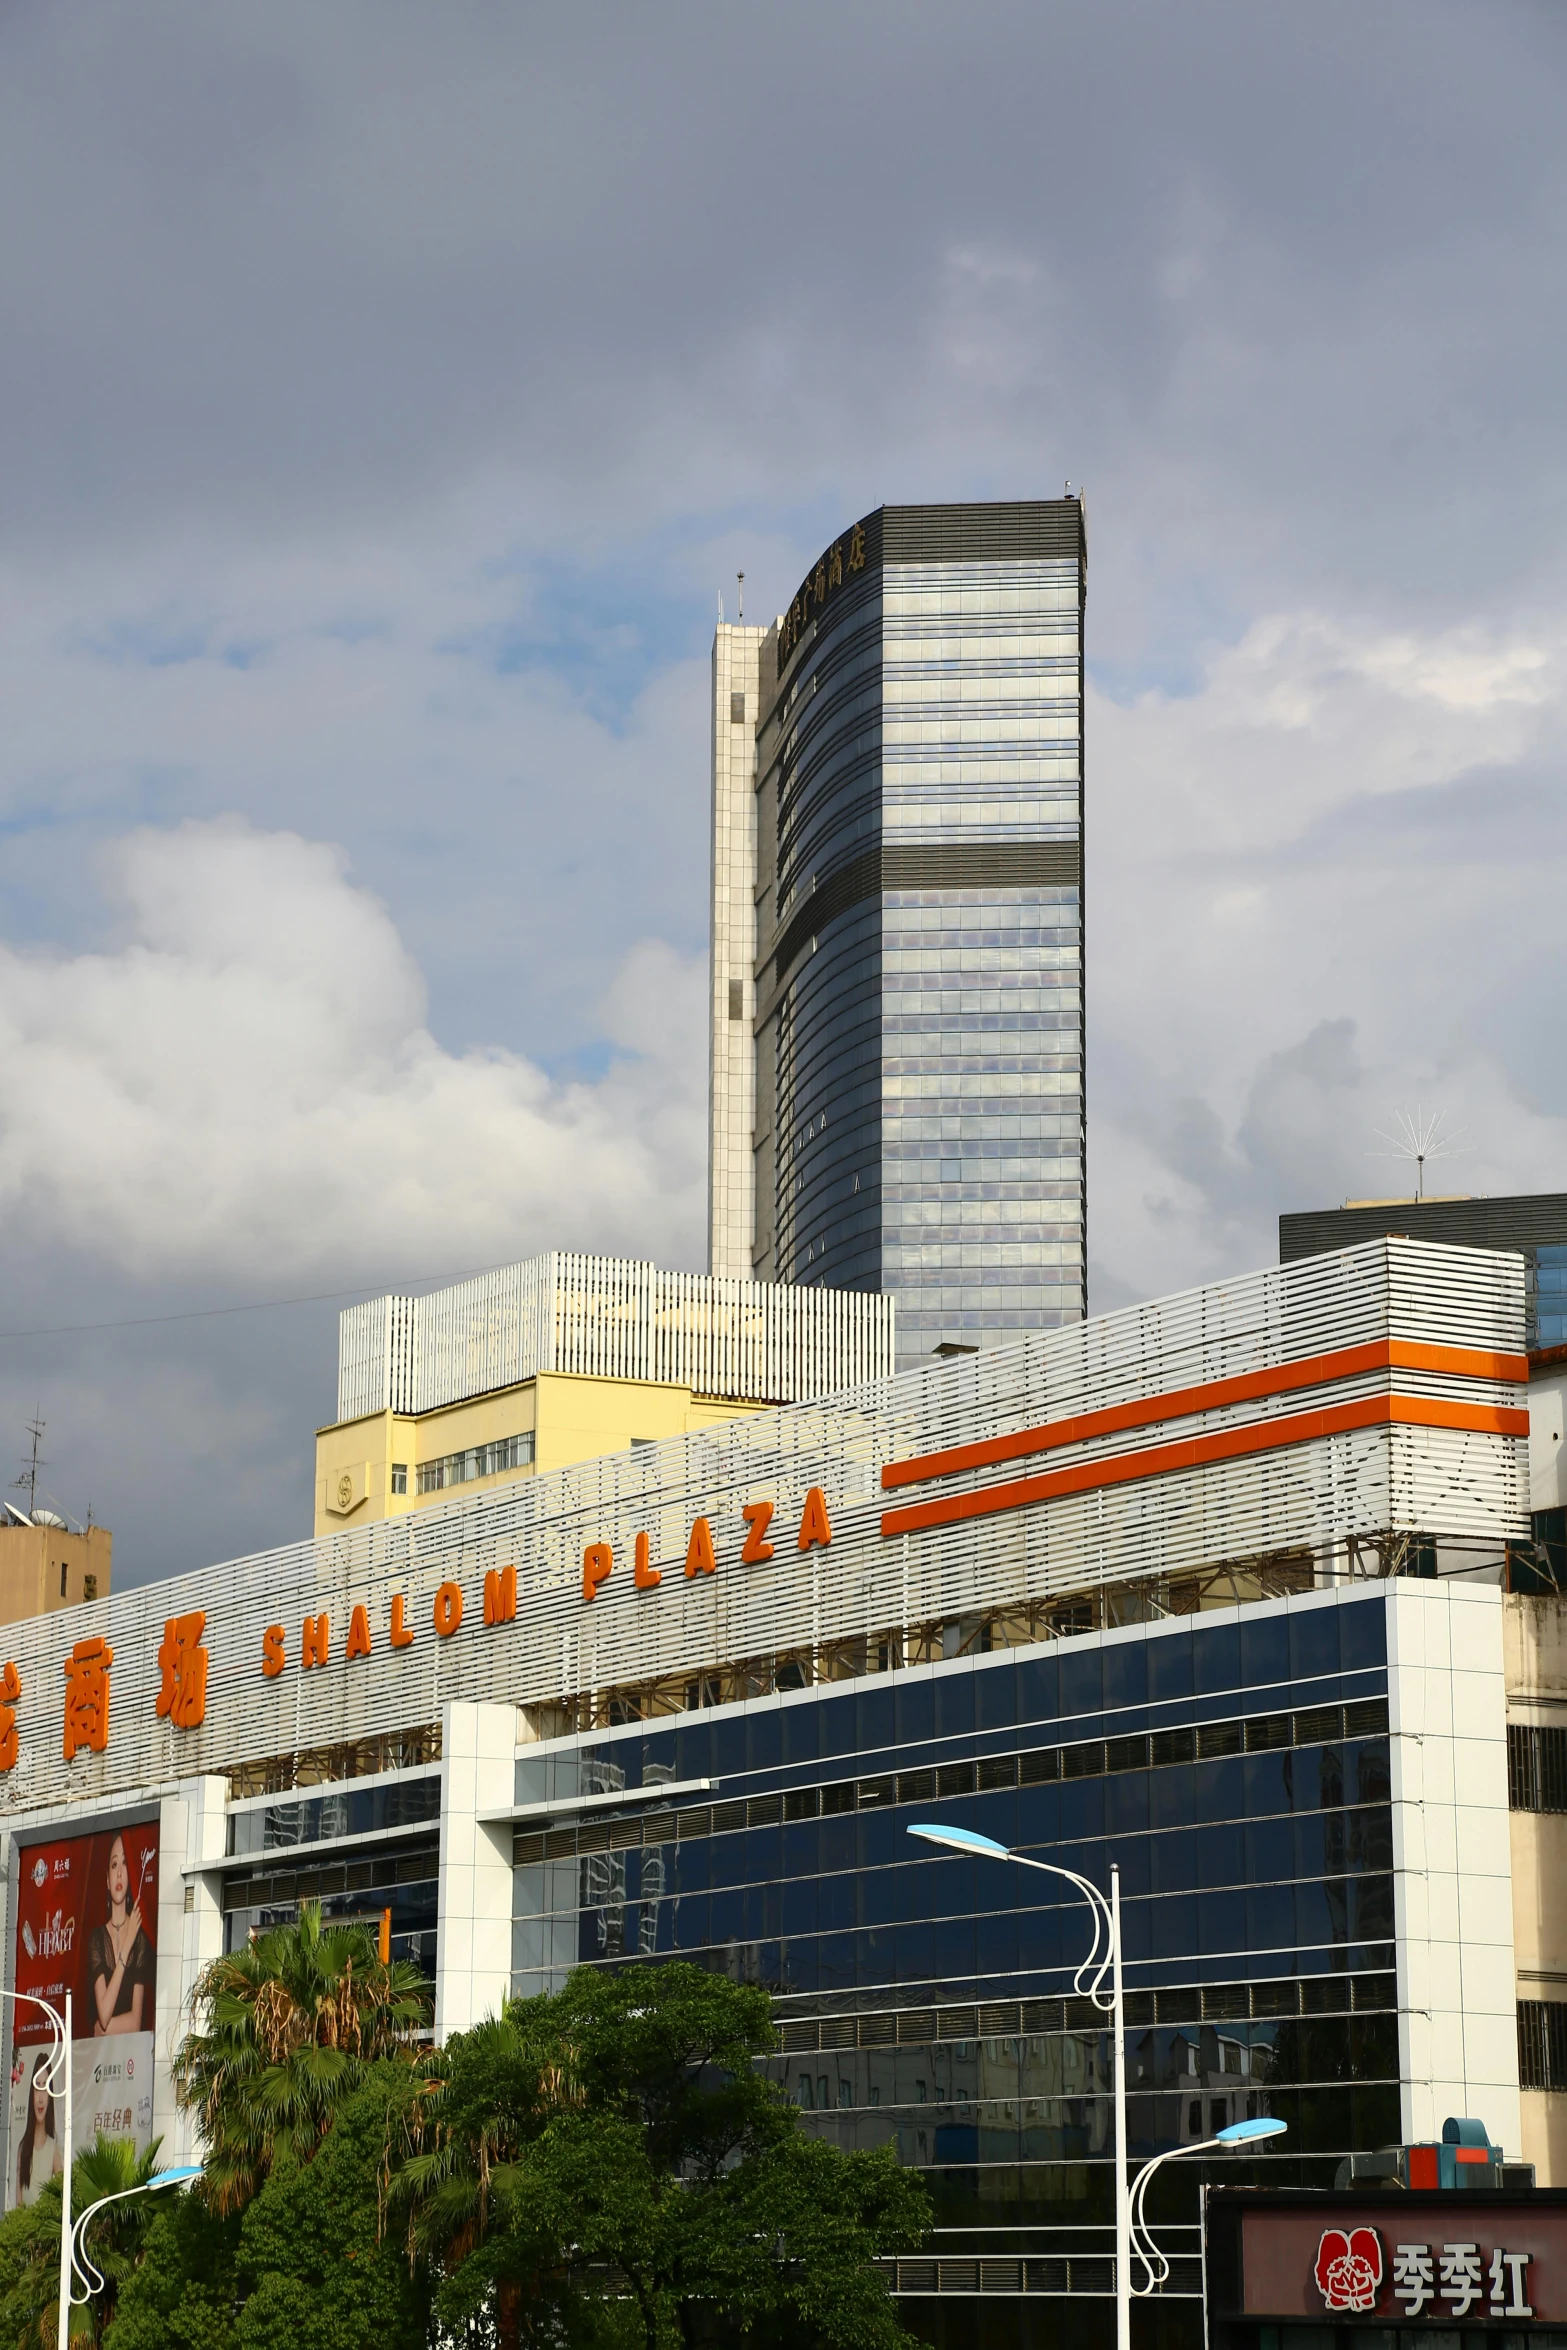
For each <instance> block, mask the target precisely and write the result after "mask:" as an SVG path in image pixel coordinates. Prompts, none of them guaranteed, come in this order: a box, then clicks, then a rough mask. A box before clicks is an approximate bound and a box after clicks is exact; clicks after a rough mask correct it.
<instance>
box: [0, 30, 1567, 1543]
mask: <svg viewBox="0 0 1567 2350" xmlns="http://www.w3.org/2000/svg"><path fill="white" fill-rule="evenodd" d="M1564 98H1567V16H1564V14H1563V12H1562V11H1561V9H1560V8H1559V7H1557V6H1555V5H1554V4H1553V0H1541V4H1539V5H1526V4H1521V0H1484V4H1483V5H1482V4H1481V0H1474V4H1473V5H1457V4H1454V0H1418V4H1416V0H1377V4H1376V5H1374V6H1371V7H1368V6H1367V5H1366V4H1365V0H1353V4H1352V5H1351V4H1348V0H1318V5H1317V6H1315V7H1313V8H1312V9H1309V10H1293V11H1284V10H1276V9H1259V8H1258V7H1256V6H1255V4H1254V0H1244V4H1243V0H1178V4H1177V5H1174V6H1172V5H1170V0H1082V4H1081V5H1076V4H1074V5H1061V4H1057V0H1028V4H1027V5H1021V4H1019V5H1005V4H999V0H965V5H964V7H963V8H961V9H956V8H953V7H951V6H937V5H932V4H928V0H874V4H870V0H831V4H830V5H827V4H821V5H818V4H816V0H791V5H789V6H787V7H775V8H769V9H765V10H763V9H736V8H734V7H732V6H725V7H717V6H710V5H698V4H683V0H671V4H670V5H668V6H665V7H663V8H660V9H656V10H655V9H649V8H647V7H645V6H631V5H624V4H621V0H589V4H588V5H585V6H583V7H580V8H575V9H570V10H554V11H546V10H542V9H529V8H518V7H517V6H516V5H515V4H514V0H508V4H507V5H501V4H500V0H444V4H443V5H442V6H440V7H439V8H437V7H432V6H429V5H424V6H415V5H411V4H409V0H374V4H373V5H370V4H369V0H337V4H336V5H335V6H334V7H332V8H330V9H321V8H319V7H315V6H305V5H297V4H295V0H266V5H264V6H262V5H259V4H253V0H232V4H231V5H229V6H227V7H225V8H223V9H212V8H210V7H205V6H198V5H196V4H195V0H190V4H188V5H186V4H181V0H142V5H141V6H139V7H138V8H136V9H135V10H130V11H127V10H125V9H123V8H119V7H116V6H112V5H109V4H108V0H77V4H76V5H73V6H72V7H71V8H69V9H62V8H59V7H54V6H49V5H46V4H45V0H11V4H10V5H9V6H8V7H7V8H5V10H4V11H3V12H0V221H3V222H4V223H5V226H4V229H3V230H0V320H3V331H0V445H3V447H4V450H5V462H4V465H3V466H0V710H3V712H4V723H3V726H0V1486H3V1479H4V1477H5V1476H6V1475H8V1474H10V1473H11V1472H10V1470H8V1469H7V1467H6V1462H7V1460H8V1458H9V1457H10V1456H12V1455H14V1465H15V1467H16V1468H20V1466H21V1462H22V1455H23V1452H24V1449H25V1447H26V1444H27V1437H26V1434H25V1424H26V1422H27V1421H28V1420H29V1419H30V1418H31V1417H32V1416H33V1415H34V1413H35V1412H36V1413H37V1414H39V1415H40V1416H41V1417H42V1418H43V1420H44V1422H45V1423H46V1434H45V1438H44V1442H43V1452H44V1456H45V1461H46V1464H47V1466H46V1467H45V1469H44V1471H43V1472H42V1475H41V1478H40V1496H41V1497H43V1496H45V1495H47V1496H48V1497H49V1498H51V1499H52V1500H54V1502H55V1504H56V1506H58V1507H61V1508H62V1509H64V1510H65V1511H67V1512H68V1513H70V1514H71V1515H72V1516H73V1517H77V1518H80V1517H82V1516H84V1515H85V1513H86V1511H87V1510H88V1508H89V1507H90V1508H91V1510H92V1513H93V1516H94V1518H95V1519H96V1520H97V1521H99V1522H102V1523H106V1524H108V1525H110V1526H111V1527H112V1528H113V1529H114V1532H115V1539H116V1549H115V1573H116V1581H117V1583H136V1582H140V1581H145V1580H148V1579H150V1578H153V1577H156V1576H158V1575H161V1574H164V1573H168V1572H172V1571H175V1570H179V1569H185V1568H189V1567H195V1566H199V1565H201V1564H203V1563H205V1562H208V1561H212V1560H217V1559H223V1558H230V1557H234V1556H237V1555H240V1554H242V1553H244V1552H247V1551H250V1550H252V1549H256V1548H260V1547H263V1546H265V1545H267V1544H270V1543H274V1542H281V1541H287V1540H291V1539H293V1538H295V1537H296V1536H298V1535H299V1534H301V1533H304V1532H306V1531H308V1529H309V1525H310V1517H311V1490H310V1489H311V1476H312V1457H313V1447H312V1431H313V1429H314V1428H315V1426H316V1425H318V1424H319V1423H321V1422H323V1421H325V1420H327V1419H329V1418H330V1417H331V1414H332V1410H333V1400H334V1392H335V1352H336V1348H335V1331H336V1316H337V1312H338V1310H339V1308H340V1306H341V1305H343V1304H345V1303H348V1302H350V1300H351V1299H352V1298H353V1297H355V1296H364V1295H367V1294H374V1293H376V1292H378V1291H380V1290H383V1289H386V1288H389V1287H409V1288H413V1287H419V1286H421V1285H424V1284H429V1283H433V1282H437V1281H439V1280H440V1279H442V1278H445V1277H448V1276H452V1275H456V1274H459V1273H463V1272H467V1271H470V1270H473V1269H475V1268H477V1267H480V1266H483V1265H487V1264H494V1263H502V1262H506V1261H508V1260H510V1259H512V1258H515V1257H519V1256H523V1255H527V1254H530V1253H532V1252H534V1251H536V1250H538V1249H541V1248H545V1247H549V1246H565V1247H589V1248H603V1249H608V1250H612V1251H615V1252H620V1253H627V1254H635V1255H643V1256H649V1257H652V1258H655V1259H657V1260H659V1261H662V1262H665V1263H671V1264H677V1265H686V1266H692V1267H699V1266H700V1265H701V1263H702V1262H703V1254H704V1246H705V1239H704V1201H705V1148H706V1134H705V1097H706V1073H705V1049H706V1045H705V993H704V978H703V956H704V952H705V944H706V893H707V789H708V785H707V753H708V724H707V709H706V692H707V662H708V653H709V647H710V642H711V632H712V624H713V621H714V618H715V616H716V614H717V610H718V598H719V597H720V595H723V596H725V597H727V598H728V599H729V601H728V603H727V605H726V609H727V610H728V612H729V614H730V616H731V617H733V614H734V603H733V595H734V575H735V573H736V572H737V570H740V569H743V570H744V571H745V574H746V590H745V594H746V610H747V615H748V617H750V618H752V619H755V618H757V617H758V616H761V615H766V614H770V613H772V612H774V611H776V610H777V609H778V608H779V607H780V605H781V604H782V603H783V602H784V601H785V600H786V599H787V597H788V595H789V594H790V593H791V592H792V590H793V587H794V586H795V584H796V583H797V580H798V578H799V575H800V573H801V572H802V571H803V569H804V567H805V565H806V563H807V561H808V560H810V559H811V558H812V557H813V556H814V555H815V553H816V551H817V549H818V548H819V546H820V545H821V544H823V543H824V542H825V541H826V540H827V539H828V538H829V537H831V536H833V535H834V534H836V533H837V532H838V531H839V530H841V529H842V528H843V526H844V525H845V523H846V522H847V521H849V520H852V519H854V518H855V517H856V516H858V515H860V514H862V513H864V512H866V511H868V510H869V509H870V508H872V507H874V506H876V505H878V504H880V503H882V502H883V501H884V500H886V501H892V502H901V501H909V502H926V501H936V500H945V499H962V498H990V497H1006V498H1017V497H1049V496H1058V495H1060V494H1061V491H1062V489H1063V486H1064V484H1065V483H1066V482H1067V481H1070V482H1071V483H1072V484H1073V485H1074V486H1081V487H1083V488H1084V490H1085V492H1086V498H1087V510H1088V527H1089V601H1088V613H1087V661H1088V693H1089V703H1088V711H1087V737H1088V751H1087V770H1086V773H1087V801H1088V821H1087V938H1088V968H1089V991H1088V1033H1089V1077H1088V1088H1089V1182H1090V1222H1089V1250H1090V1262H1091V1303H1092V1304H1093V1306H1094V1307H1095V1308H1096V1309H1099V1310H1102V1309H1106V1308H1109V1307H1113V1306H1115V1305H1119V1304H1122V1303H1126V1302H1129V1301H1132V1300H1135V1299H1139V1298H1143V1297H1148V1296H1153V1295H1158V1294H1160V1293H1162V1292H1166V1291H1169V1290H1173V1289H1178V1288H1182V1287H1185V1286H1187V1285H1189V1284H1192V1283H1195V1282H1199V1281H1204V1280H1209V1279H1212V1278H1215V1277H1218V1276H1220V1275H1223V1274H1225V1273H1228V1272H1233V1271H1239V1270H1243V1269H1245V1268H1247V1267H1250V1266H1254V1265H1259V1264H1265V1263H1267V1262H1269V1261H1271V1260H1272V1259H1273V1257H1274V1256H1275V1255H1276V1250H1277V1222H1276V1220H1277V1216H1278V1214H1279V1212H1280V1210H1281V1209H1286V1208H1299V1207H1308V1206H1322V1205H1327V1204H1331V1203H1333V1202H1335V1201H1337V1200H1339V1199H1342V1198H1345V1197H1351V1196H1352V1197H1363V1196H1367V1195H1382V1194H1388V1193H1393V1192H1398V1191H1402V1190H1407V1189H1408V1188H1409V1184H1408V1176H1407V1170H1405V1169H1403V1168H1402V1167H1401V1166H1400V1165H1399V1164H1398V1163H1397V1162H1396V1161H1395V1160H1392V1159H1389V1158H1383V1157H1378V1156H1377V1154H1378V1153H1381V1152H1383V1151H1385V1150H1386V1148H1387V1146H1386V1144H1385V1143H1383V1142H1381V1141H1380V1140H1379V1138H1378V1130H1379V1129H1387V1128H1389V1127H1391V1126H1392V1125H1393V1124H1394V1122H1395V1121H1396V1118H1397V1116H1398V1113H1399V1110H1400V1108H1401V1107H1403V1106H1405V1105H1407V1106H1409V1107H1411V1108H1412V1107H1413V1106H1414V1105H1415V1104H1417V1103H1419V1104H1423V1105H1424V1106H1425V1107H1426V1109H1427V1110H1428V1111H1429V1110H1432V1109H1440V1110H1442V1111H1443V1112H1444V1113H1445V1118H1446V1127H1447V1130H1448V1131H1449V1132H1450V1133H1451V1135H1452V1137H1453V1139H1454V1142H1455V1145H1456V1148H1455V1152H1454V1155H1453V1157H1452V1159H1451V1162H1450V1163H1444V1164H1442V1165H1439V1166H1438V1167H1437V1168H1434V1169H1433V1170H1432V1178H1431V1186H1432V1188H1436V1189H1444V1190H1454V1191H1465V1192H1479V1191H1501V1190H1510V1189H1521V1188H1552V1187H1560V1186H1563V1185H1567V1053H1564V1049H1563V1045H1562V1042H1561V1036H1560V1030H1561V1026H1562V1016H1561V1010H1560V1007H1561V1005H1562V1001H1563V996H1564V978H1567V972H1564V960H1567V927H1564V923H1563V919H1562V914H1561V908H1562V905H1563V901H1564V895H1567V891H1564V881H1567V795H1564V790H1563V759H1564V750H1567V533H1564V519H1567V516H1564V504H1567V448H1564V433H1563V416H1564V413H1567V402H1564V384H1563V374H1564V368H1563V360H1564V355H1567V142H1564V141H1563V140H1562V138H1561V136H1560V123H1561V119H1562V112H1563V103H1564ZM297 1301H304V1302H297ZM236 1309H239V1310H236Z"/></svg>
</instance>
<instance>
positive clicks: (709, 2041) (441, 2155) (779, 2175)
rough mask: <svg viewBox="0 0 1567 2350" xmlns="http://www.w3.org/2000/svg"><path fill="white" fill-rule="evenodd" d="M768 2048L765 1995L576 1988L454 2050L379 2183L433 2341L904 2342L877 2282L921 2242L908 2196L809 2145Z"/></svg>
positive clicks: (593, 1984)
mask: <svg viewBox="0 0 1567 2350" xmlns="http://www.w3.org/2000/svg"><path fill="white" fill-rule="evenodd" d="M774 2045H775V2035H774V2031H773V2024H772V2017H771V2010H770V2004H769V2001H768V1998H767V1995H766V1993H765V1992H763V1991H760V1990H755V1989H750V1988H745V1987H742V1986H739V1985H735V1984H731V1983H728V1982H724V1981H722V1980H720V1979H718V1978H716V1977H714V1976H711V1975H708V1974H705V1973H703V1972H701V1971H700V1970H699V1969H697V1968H695V1967H690V1966H686V1965H682V1964H673V1965H669V1966H664V1967H657V1968H637V1969H628V1970H626V1971H624V1972H621V1973H616V1974H609V1973H606V1972H603V1971H602V1970H599V1969H594V1968H583V1969H581V1970H580V1971H579V1972H578V1973H576V1974H575V1975H573V1976H572V1978H571V1980H570V1982H569V1983H568V1985H567V1987H566V1989H565V1990H564V1991H562V1992H561V1993H559V1994H558V1995H557V1996H555V1997H553V1998H544V1999H535V2000H528V2001H523V2002H519V2003H517V2004H515V2005H514V2006H512V2007H511V2008H509V2009H508V2010H507V2013H506V2015H505V2016H504V2017H503V2018H502V2019H500V2021H499V2022H492V2023H489V2024H486V2025H484V2026H482V2027H481V2028H480V2029H479V2030H478V2031H476V2032H472V2033H468V2034H464V2035H460V2036H459V2037H458V2038H456V2039H455V2040H453V2041H452V2043H451V2044H450V2045H449V2047H448V2048H447V2049H446V2050H445V2051H444V2052H443V2054H442V2056H441V2057H440V2058H439V2059H437V2060H435V2062H434V2063H433V2064H432V2067H431V2071H432V2075H433V2077H434V2080H435V2087H434V2089H433V2092H432V2093H431V2094H430V2095H428V2096H425V2097H411V2098H410V2099H409V2100H408V2103H407V2105H406V2107H405V2116H404V2128H405V2131H406V2133H407V2138H408V2141H409V2144H410V2147H411V2152H410V2153H409V2155H408V2157H407V2158H406V2160H405V2161H404V2162H403V2163H402V2165H401V2167H400V2169H399V2171H398V2173H397V2176H396V2178H395V2180H394V2183H393V2201H394V2203H400V2204H402V2205H404V2206H406V2208H407V2210H408V2213H409V2221H410V2244H411V2249H412V2250H413V2251H414V2252H415V2254H417V2253H419V2252H421V2251H422V2252H423V2253H425V2254H426V2255H427V2256H428V2257H430V2258H431V2259H433V2260H434V2261H436V2263H437V2264H438V2265H439V2267H440V2269H441V2271H442V2282H441V2284H440V2287H439V2289H438V2292H437V2296H436V2307H437V2311H438V2314H439V2316H440V2318H441V2320H442V2322H443V2323H444V2324H445V2325H446V2326H448V2327H449V2328H450V2329H451V2330H452V2331H453V2332H454V2333H456V2334H458V2335H459V2336H466V2338H467V2339H469V2340H471V2341H474V2342H486V2343H488V2342H494V2343H497V2344H500V2345H502V2346H503V2350H510V2346H511V2345H513V2344H521V2343H524V2342H529V2343H543V2342H554V2341H559V2340H578V2341H585V2342H586V2341H595V2340H597V2341H604V2342H609V2341H618V2342H623V2343H625V2344H626V2345H627V2346H628V2350H630V2345H633V2344H634V2345H637V2346H638V2350H666V2346H672V2345H676V2344H679V2345H682V2346H684V2350H690V2346H692V2345H697V2344H704V2343H709V2342H712V2343H717V2342H719V2341H722V2340H726V2339H729V2338H732V2337H733V2336H734V2335H736V2334H739V2335H741V2336H742V2337H743V2338H744V2339H745V2340H746V2341H747V2342H748V2343H750V2344H755V2345H757V2350H762V2346H763V2345H774V2344H776V2345H779V2346H780V2350H781V2346H783V2345H795V2344H800V2345H804V2344H807V2343H809V2344H813V2345H820V2346H821V2350H884V2346H886V2345H891V2344H895V2343H897V2342H899V2341H902V2340H904V2339H906V2336H905V2335H904V2331H903V2327H902V2322H901V2319H900V2317H899V2315H898V2312H897V2308H896V2304H895V2303H894V2302H893V2301H892V2300H891V2299H890V2298H889V2296H888V2294H887V2291H886V2287H885V2283H884V2281H883V2278H882V2275H881V2273H880V2271H879V2270H878V2269H877V2268H876V2267H875V2266H874V2263H875V2261H876V2259H877V2258H878V2256H880V2255H883V2254H886V2253H888V2252H892V2251H897V2250H904V2249H907V2248H909V2247H910V2246H912V2245H915V2244H917V2243H919V2242H920V2241H921V2240H922V2239H923V2237H924V2235H925V2233H926V2231H927V2229H928V2226H929V2206H928V2201H927V2198H926V2194H925V2190H924V2187H923V2185H922V2183H921V2182H920V2181H919V2180H918V2179H917V2178H915V2177H914V2176H912V2175H911V2174H910V2173H908V2172H906V2171H904V2170H903V2169H901V2168H900V2166H899V2164H898V2162H897V2160H896V2157H895V2156H894V2155H893V2153H892V2152H891V2150H890V2149H882V2150H880V2151H878V2152H876V2153H864V2154H849V2155H845V2154H841V2153H840V2152H839V2151H838V2150H837V2149H836V2148H835V2147H832V2146H829V2145H827V2144H826V2143H824V2142H823V2141H821V2140H818V2139H813V2138H811V2137H809V2136H808V2135H807V2134H806V2132H805V2131H804V2129H803V2128H802V2126H801V2122H800V2117H799V2115H798V2114H797V2113H796V2111H795V2109H794V2108H793V2107H792V2106H791V2105H790V2104H789V2103H788V2102H787V2100H786V2099H785V2098H784V2096H783V2095H782V2093H781V2091H780V2090H778V2089H777V2087H776V2086H775V2085H774V2084H772V2083H770V2082H769V2081H768V2080H766V2079H765V2077H764V2076H763V2075H762V2074H761V2073H760V2072H759V2071H758V2070H757V2066H756V2059H757V2058H758V2057H760V2056H764V2055H766V2054H768V2053H770V2052H771V2050H772V2048H773V2046H774Z"/></svg>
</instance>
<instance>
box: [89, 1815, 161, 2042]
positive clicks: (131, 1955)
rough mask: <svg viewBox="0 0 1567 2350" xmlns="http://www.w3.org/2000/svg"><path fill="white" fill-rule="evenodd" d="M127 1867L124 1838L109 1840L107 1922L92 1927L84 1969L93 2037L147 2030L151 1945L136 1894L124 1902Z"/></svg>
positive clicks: (128, 1882) (128, 1878)
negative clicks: (92, 2013) (92, 2010)
mask: <svg viewBox="0 0 1567 2350" xmlns="http://www.w3.org/2000/svg"><path fill="white" fill-rule="evenodd" d="M130 1889H131V1872H130V1868H129V1865H128V1863H127V1861H126V1858H125V1838H124V1837H123V1836H116V1837H114V1838H113V1840H112V1841H111V1843H110V1845H109V1868H108V1895H109V1921H108V1924H107V1925H103V1926H94V1928H93V1930H92V1937H91V1939H90V1941H89V1942H88V1945H87V1974H88V1979H89V1981H90V1982H91V1984H92V1995H93V2006H94V2008H95V2009H96V2011H97V2013H96V2015H95V2017H94V2020H93V2037H94V2039H101V2038H102V2037H103V2036H104V2035H105V2033H108V2032H142V2031H147V2030H150V2028H151V2023H150V2018H146V2017H144V2010H146V2009H147V2008H148V2007H149V2006H150V2001H149V1999H148V1987H149V1986H150V1984H151V1983H152V1982H153V1981H154V1979H155V1978H154V1960H153V1955H152V1945H151V1943H150V1942H149V1941H148V1940H147V1937H146V1935H145V1934H144V1933H143V1932H142V1923H141V1899H140V1889H139V1888H138V1894H137V1899H136V1900H135V1901H134V1902H130V1904H129V1907H127V1902H128V1901H129V1896H130Z"/></svg>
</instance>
